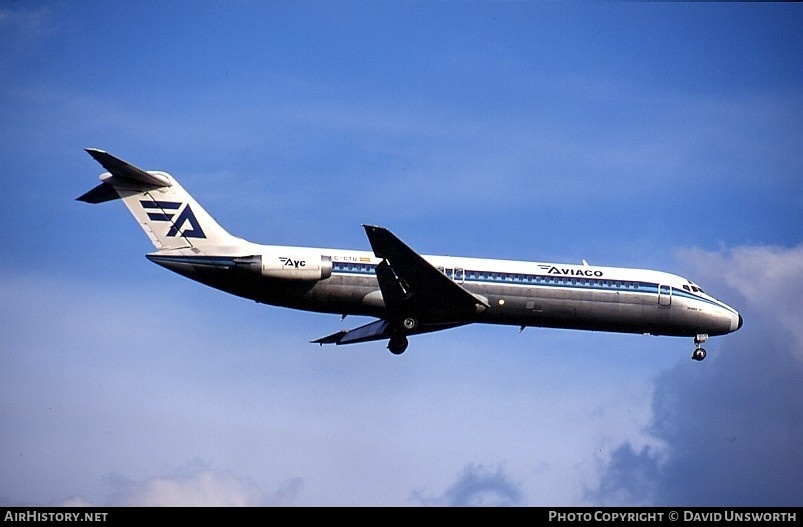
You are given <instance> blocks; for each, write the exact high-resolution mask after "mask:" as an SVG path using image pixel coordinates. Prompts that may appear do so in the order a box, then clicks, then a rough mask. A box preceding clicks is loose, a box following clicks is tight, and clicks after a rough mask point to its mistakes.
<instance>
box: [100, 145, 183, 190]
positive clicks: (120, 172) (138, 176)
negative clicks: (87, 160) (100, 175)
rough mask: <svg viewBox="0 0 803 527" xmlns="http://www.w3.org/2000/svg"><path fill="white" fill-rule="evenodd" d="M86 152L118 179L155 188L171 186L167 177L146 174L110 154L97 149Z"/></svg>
mask: <svg viewBox="0 0 803 527" xmlns="http://www.w3.org/2000/svg"><path fill="white" fill-rule="evenodd" d="M86 152H87V153H88V154H89V155H91V156H92V157H93V158H94V159H95V161H97V162H98V163H100V164H101V166H102V167H103V168H105V169H106V170H108V171H109V173H110V174H111V175H112V176H114V177H116V178H118V179H122V180H126V181H128V182H130V183H133V184H137V183H138V184H140V185H145V186H148V187H154V188H160V187H169V186H170V180H169V179H168V178H166V177H165V176H162V175H159V174H153V173H150V172H145V171H144V170H142V169H141V168H137V167H135V166H134V165H130V164H128V163H126V162H125V161H123V160H122V159H118V158H116V157H114V156H113V155H111V154H109V153H108V152H104V151H103V150H98V149H96V148H87V149H86Z"/></svg>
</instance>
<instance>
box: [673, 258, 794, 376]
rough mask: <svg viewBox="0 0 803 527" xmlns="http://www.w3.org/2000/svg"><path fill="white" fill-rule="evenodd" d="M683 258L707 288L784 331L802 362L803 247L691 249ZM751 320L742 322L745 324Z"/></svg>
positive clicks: (791, 350) (792, 350)
mask: <svg viewBox="0 0 803 527" xmlns="http://www.w3.org/2000/svg"><path fill="white" fill-rule="evenodd" d="M685 259H686V260H687V261H688V262H689V263H690V264H691V266H692V267H693V269H694V275H695V276H704V277H705V281H706V284H709V283H710V284H715V285H712V286H708V285H706V287H707V288H710V287H716V288H717V289H719V288H720V287H722V288H727V289H731V290H733V291H735V292H736V293H738V294H739V295H740V296H741V297H742V298H744V299H745V301H746V302H747V305H748V306H749V307H750V309H755V310H757V311H758V315H759V316H766V318H767V320H772V321H773V323H774V324H776V325H777V326H778V328H779V329H782V330H784V331H786V332H788V333H789V334H790V335H791V336H792V338H794V339H795V341H796V345H795V346H793V347H792V348H791V349H790V350H789V351H790V352H791V353H792V354H793V355H794V356H795V357H797V359H798V360H801V361H803V309H800V306H799V303H800V299H801V298H803V244H802V245H798V246H797V247H793V248H790V249H785V248H782V247H771V246H758V247H755V246H753V247H736V248H734V249H731V250H729V251H720V252H707V251H703V250H700V249H693V250H690V251H688V252H687V253H686V254H685ZM750 323H751V321H750V320H748V319H745V324H748V325H749V324H750Z"/></svg>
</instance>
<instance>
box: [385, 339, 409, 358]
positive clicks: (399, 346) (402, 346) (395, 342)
mask: <svg viewBox="0 0 803 527" xmlns="http://www.w3.org/2000/svg"><path fill="white" fill-rule="evenodd" d="M388 349H389V350H390V352H391V353H392V354H394V355H401V354H402V353H404V351H405V350H406V349H407V337H405V336H404V335H402V336H400V337H392V338H391V339H390V340H389V341H388Z"/></svg>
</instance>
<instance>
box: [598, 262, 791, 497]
mask: <svg viewBox="0 0 803 527" xmlns="http://www.w3.org/2000/svg"><path fill="white" fill-rule="evenodd" d="M681 257H682V258H683V259H685V260H686V261H688V262H689V263H690V265H691V266H692V267H694V268H695V269H697V270H696V273H695V274H696V276H699V277H701V280H705V283H706V284H710V286H708V287H709V288H711V289H712V290H713V289H716V290H717V291H718V292H719V291H722V294H723V295H727V294H728V292H730V295H732V296H734V297H735V296H740V297H742V299H743V302H744V303H743V304H742V305H741V309H740V310H741V312H742V313H743V315H744V318H745V324H744V327H743V328H742V329H741V330H740V331H739V332H738V333H736V334H733V335H728V336H726V337H721V340H719V341H716V342H718V344H716V345H719V346H720V348H719V349H718V350H717V352H716V353H715V354H711V355H712V356H710V357H709V359H707V360H706V361H705V362H703V363H700V364H693V363H687V364H681V365H679V366H677V367H675V368H673V369H671V370H669V371H667V372H665V373H664V374H663V375H662V376H661V377H660V378H659V379H658V380H657V382H656V385H655V393H654V396H653V400H652V410H653V416H652V423H651V424H650V426H649V427H648V428H647V429H646V432H648V433H649V434H650V435H651V436H653V437H654V438H656V439H657V440H659V441H661V442H662V443H663V445H665V447H664V448H662V449H660V451H659V450H654V449H651V448H649V447H644V448H639V447H636V446H634V445H633V444H632V443H630V442H629V441H625V442H623V443H621V444H620V445H619V447H617V448H616V449H615V450H614V453H613V455H612V456H611V458H610V460H609V461H608V462H607V464H606V465H605V466H604V469H603V471H602V473H601V479H600V483H599V485H598V487H597V488H596V489H594V490H593V491H592V492H590V493H589V498H590V499H592V500H594V501H596V502H600V503H607V504H615V505H644V504H653V505H686V506H778V505H781V506H790V505H798V504H800V503H801V500H803V489H802V488H801V487H800V485H799V484H798V480H799V478H800V473H801V472H803V453H801V450H800V444H801V442H803V423H801V421H800V416H801V415H803V389H801V386H803V361H801V357H803V324H802V323H801V321H802V320H801V318H800V310H799V306H798V304H799V299H800V293H801V292H803V273H801V269H802V268H801V262H803V246H798V247H794V248H790V249H784V248H778V247H739V248H735V249H732V250H723V251H720V252H705V251H700V250H692V251H688V252H685V253H683V254H682V255H681ZM718 294H719V293H718ZM723 298H727V297H724V296H723ZM728 300H730V298H728ZM712 346H714V344H713V343H712Z"/></svg>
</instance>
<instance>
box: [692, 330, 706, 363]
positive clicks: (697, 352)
mask: <svg viewBox="0 0 803 527" xmlns="http://www.w3.org/2000/svg"><path fill="white" fill-rule="evenodd" d="M706 340H708V335H707V334H705V333H700V334H698V335H697V336H696V337H694V353H692V354H691V358H692V359H694V360H696V361H698V362H699V361H701V360H703V359H704V358H705V356H706V352H705V350H704V349H703V347H702V346H701V344H702V343H703V342H705V341H706Z"/></svg>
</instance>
